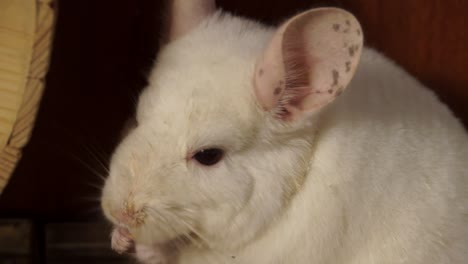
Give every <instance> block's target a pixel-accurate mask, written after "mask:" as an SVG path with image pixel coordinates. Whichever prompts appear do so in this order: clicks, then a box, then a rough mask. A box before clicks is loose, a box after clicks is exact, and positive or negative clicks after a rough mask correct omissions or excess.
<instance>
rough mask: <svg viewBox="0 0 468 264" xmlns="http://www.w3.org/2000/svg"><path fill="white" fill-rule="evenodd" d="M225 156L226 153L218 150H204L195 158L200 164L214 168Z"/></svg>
mask: <svg viewBox="0 0 468 264" xmlns="http://www.w3.org/2000/svg"><path fill="white" fill-rule="evenodd" d="M223 155H224V151H223V150H221V149H217V148H211V149H203V150H200V151H198V152H197V153H196V154H195V155H194V156H193V158H194V159H195V160H196V161H198V162H199V163H200V164H203V165H205V166H212V165H215V164H216V163H218V162H219V161H220V160H221V159H222V158H223Z"/></svg>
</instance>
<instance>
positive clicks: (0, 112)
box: [0, 0, 54, 193]
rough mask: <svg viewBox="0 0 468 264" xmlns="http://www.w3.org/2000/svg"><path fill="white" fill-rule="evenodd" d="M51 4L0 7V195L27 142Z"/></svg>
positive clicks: (11, 1) (5, 0)
mask: <svg viewBox="0 0 468 264" xmlns="http://www.w3.org/2000/svg"><path fill="white" fill-rule="evenodd" d="M52 1H53V0H39V1H37V0H23V1H16V0H2V1H0V193H1V191H2V190H3V188H4V187H5V185H6V184H7V182H8V179H9V177H10V175H11V173H12V172H13V170H14V168H15V166H16V163H17V161H18V160H19V159H20V157H21V149H22V148H23V147H24V146H25V145H26V143H27V142H28V140H29V137H30V134H31V131H32V128H33V125H34V120H35V117H36V113H37V109H38V107H39V103H40V100H41V96H42V91H43V88H44V77H45V75H46V73H47V69H48V64H49V54H50V50H51V39H52V38H51V37H52V32H53V30H52V28H53V22H54V10H53V6H52Z"/></svg>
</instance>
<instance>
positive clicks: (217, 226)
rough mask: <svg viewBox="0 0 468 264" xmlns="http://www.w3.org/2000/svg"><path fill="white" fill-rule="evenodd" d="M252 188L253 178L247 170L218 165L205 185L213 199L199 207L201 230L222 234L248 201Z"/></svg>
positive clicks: (204, 187) (206, 190) (204, 189)
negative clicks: (215, 171)
mask: <svg viewBox="0 0 468 264" xmlns="http://www.w3.org/2000/svg"><path fill="white" fill-rule="evenodd" d="M253 187H254V182H253V178H252V177H250V176H249V175H247V174H246V171H245V170H242V169H241V168H233V167H231V168H230V167H229V166H226V165H224V166H223V167H221V168H218V170H217V173H216V175H213V176H212V178H211V181H210V183H206V184H205V185H204V186H203V187H202V189H203V193H205V194H207V195H209V197H210V202H209V203H207V204H206V206H203V207H201V208H200V213H201V214H200V223H199V226H200V229H201V231H202V232H203V233H205V234H208V235H210V236H217V235H221V234H222V233H223V230H226V228H227V227H228V226H229V225H230V224H231V223H232V220H233V219H234V218H235V217H236V216H237V215H238V214H239V212H240V211H242V209H243V208H244V207H246V205H247V204H248V203H249V200H250V198H251V196H252V192H253Z"/></svg>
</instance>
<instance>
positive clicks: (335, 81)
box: [102, 0, 468, 264]
mask: <svg viewBox="0 0 468 264" xmlns="http://www.w3.org/2000/svg"><path fill="white" fill-rule="evenodd" d="M170 22H171V23H170V24H171V26H170V30H169V41H168V43H167V45H165V47H164V48H163V49H162V50H161V52H160V54H159V56H158V59H157V63H156V65H155V68H154V69H153V71H152V73H151V76H150V79H149V85H148V87H147V88H146V89H145V90H144V92H143V93H142V95H141V96H140V100H139V105H138V109H137V115H136V120H137V123H138V124H137V125H136V127H135V128H133V129H132V130H131V132H130V133H129V134H128V136H126V138H125V139H124V140H123V141H122V143H121V144H120V146H119V147H118V148H117V149H116V151H115V153H114V155H113V158H112V161H111V165H110V173H109V177H108V179H107V180H106V183H105V186H104V189H103V196H102V207H103V210H104V213H105V215H106V216H107V217H108V218H109V220H110V221H112V223H114V224H115V226H116V229H115V230H114V233H113V237H112V245H113V247H114V249H116V250H117V251H120V252H124V251H127V250H130V249H131V248H132V247H133V245H136V247H135V248H136V257H137V258H139V259H140V260H141V261H142V263H148V264H149V263H179V264H201V263H208V264H210V263H239V264H254V263H255V264H267V263H268V264H286V263H298V264H306V263H307V264H309V263H313V264H325V263H333V264H370V263H379V264H386V263H388V264H390V263H391V264H394V263H411V264H429V263H434V264H435V263H438V264H462V263H467V260H468V170H467V166H468V165H467V163H468V136H467V133H466V131H465V130H464V128H463V127H462V125H461V123H460V122H459V121H458V120H457V119H456V118H455V117H454V116H453V114H452V113H451V112H450V111H449V110H448V108H447V107H446V106H445V105H444V104H442V103H441V102H440V101H439V100H438V99H437V97H436V96H435V95H434V94H433V93H432V92H431V91H429V90H428V89H426V88H425V87H423V86H422V85H421V84H420V83H419V82H418V81H417V80H415V79H414V78H413V77H411V76H409V75H408V74H407V73H406V72H405V71H404V70H402V69H401V68H400V67H398V66H396V65H395V64H394V63H392V62H391V61H389V60H388V59H386V58H385V57H383V56H382V55H380V54H379V53H377V52H375V51H373V50H371V49H369V48H366V47H364V46H363V36H362V31H361V27H360V25H359V22H358V21H357V20H356V19H355V18H354V17H353V16H352V15H351V14H350V13H348V12H346V11H344V10H341V9H337V8H318V9H312V10H309V11H307V12H303V13H300V14H298V15H297V16H294V17H293V18H291V19H289V20H287V21H286V22H285V23H283V24H282V25H281V26H280V27H279V28H277V29H275V28H269V27H266V26H263V25H260V24H258V23H256V22H252V21H249V20H246V19H243V18H239V17H234V16H231V15H229V14H226V13H222V12H221V11H217V10H216V7H215V3H214V0H193V1H184V0H174V2H173V5H172V16H171V21H170ZM345 88H346V90H345Z"/></svg>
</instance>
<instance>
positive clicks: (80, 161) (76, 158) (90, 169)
mask: <svg viewBox="0 0 468 264" xmlns="http://www.w3.org/2000/svg"><path fill="white" fill-rule="evenodd" d="M71 155H72V157H73V158H74V159H75V160H76V161H78V162H79V163H81V165H83V166H84V167H85V168H87V169H88V170H89V171H90V172H91V173H93V174H94V175H96V176H98V177H99V178H101V180H102V181H106V177H105V176H104V175H103V174H102V173H100V172H98V171H97V170H96V169H94V168H93V167H91V166H90V165H88V164H87V163H86V162H84V161H83V160H82V159H80V158H79V157H78V156H76V155H74V154H71Z"/></svg>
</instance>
